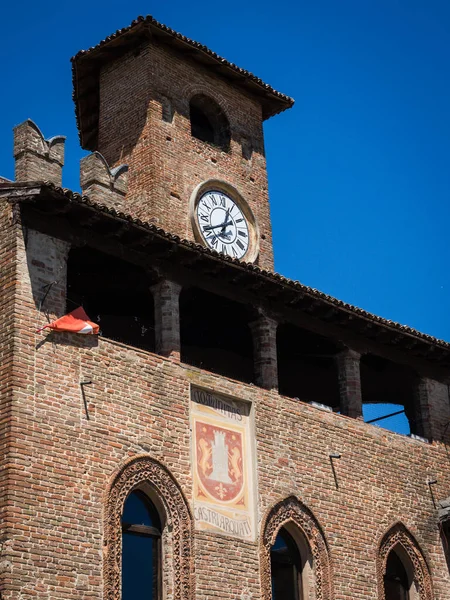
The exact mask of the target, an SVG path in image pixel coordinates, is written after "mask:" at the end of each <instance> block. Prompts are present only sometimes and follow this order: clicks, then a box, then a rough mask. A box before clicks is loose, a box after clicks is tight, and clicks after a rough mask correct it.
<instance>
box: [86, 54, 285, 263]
mask: <svg viewBox="0 0 450 600" xmlns="http://www.w3.org/2000/svg"><path fill="white" fill-rule="evenodd" d="M195 94H206V95H207V96H209V97H211V98H212V99H213V100H215V101H216V102H217V103H218V104H219V105H220V106H221V108H222V110H223V111H224V112H225V114H226V116H227V118H228V120H229V122H230V127H231V134H232V139H231V149H230V152H223V151H221V150H220V149H218V148H216V147H213V146H212V145H210V144H207V143H205V142H202V141H200V140H197V139H195V138H193V137H192V136H191V130H190V121H189V100H190V98H191V97H192V96H194V95H195ZM167 103H169V104H170V106H171V108H172V109H173V113H174V114H173V119H172V120H171V121H170V122H169V121H167V120H164V118H163V116H164V114H165V112H167ZM243 144H244V146H245V145H247V146H248V145H249V144H250V145H251V146H252V148H253V152H252V155H251V158H248V159H246V158H244V157H243V152H242V145H243ZM98 150H99V152H101V153H102V154H103V156H104V157H105V158H106V160H107V161H108V163H109V164H110V165H113V166H116V165H119V164H122V163H126V164H128V165H129V168H130V173H129V187H128V193H127V197H126V200H125V202H124V204H123V205H122V206H119V207H118V208H120V209H121V210H125V211H126V212H129V213H130V214H132V215H133V216H135V217H138V218H140V219H142V220H144V221H150V220H153V221H156V222H157V223H158V224H159V225H160V226H161V227H163V228H164V229H166V230H167V231H171V232H173V233H176V234H178V235H180V236H181V237H183V238H187V239H193V232H192V228H191V224H190V219H189V211H188V206H189V199H190V196H191V194H192V192H193V190H194V189H195V188H196V187H197V185H198V184H200V183H201V182H203V181H205V180H209V179H219V180H224V181H227V182H228V183H230V184H232V185H234V186H235V187H236V188H237V189H238V190H239V192H240V193H241V194H242V196H243V197H244V198H245V200H246V201H247V202H248V204H249V205H250V207H251V209H252V211H253V213H254V214H255V216H256V219H257V221H258V224H259V228H260V231H261V234H262V239H261V247H260V260H259V264H260V265H261V266H262V267H264V268H269V269H271V268H273V254H272V233H271V224H270V213H269V203H268V191H267V173H266V160H265V156H264V140H263V130H262V112H261V106H260V105H259V104H258V102H256V101H255V100H254V99H252V98H250V97H248V96H247V95H246V94H245V93H244V92H242V91H240V90H239V88H236V87H233V86H230V85H229V84H227V83H226V82H224V81H222V80H220V79H218V78H217V77H214V76H212V75H211V74H210V73H209V72H208V70H207V69H202V68H201V67H200V66H199V65H198V64H195V65H194V64H191V63H190V62H189V61H188V60H186V58H185V57H183V58H182V59H180V57H179V56H177V55H174V53H173V51H171V50H169V49H167V48H165V47H163V46H159V45H154V44H150V43H149V44H148V45H146V46H144V47H143V48H142V50H141V52H140V54H139V55H138V56H134V55H133V54H131V53H130V54H129V55H127V56H125V57H123V58H121V59H119V60H117V61H116V62H113V63H111V64H109V65H108V66H106V67H105V68H104V69H103V70H102V72H101V77H100V122H99V142H98ZM244 153H245V152H244Z"/></svg>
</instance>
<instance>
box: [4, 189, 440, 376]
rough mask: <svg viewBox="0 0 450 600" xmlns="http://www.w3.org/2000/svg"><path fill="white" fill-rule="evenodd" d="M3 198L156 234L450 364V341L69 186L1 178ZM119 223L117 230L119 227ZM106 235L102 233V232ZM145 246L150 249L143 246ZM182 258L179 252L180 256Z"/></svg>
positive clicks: (310, 308) (121, 231)
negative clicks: (212, 247)
mask: <svg viewBox="0 0 450 600" xmlns="http://www.w3.org/2000/svg"><path fill="white" fill-rule="evenodd" d="M0 197H7V198H8V199H9V201H10V202H19V203H27V204H32V205H33V206H35V207H36V208H38V209H39V210H40V211H42V213H43V214H44V215H52V214H56V215H62V214H64V215H68V214H72V215H73V217H72V218H73V220H74V221H78V220H79V221H80V222H82V223H83V224H86V223H88V225H83V226H84V227H90V228H91V229H92V228H95V227H97V226H99V227H100V224H101V232H104V231H105V224H107V223H106V222H107V221H109V223H110V225H109V227H111V228H112V230H113V231H114V233H113V235H114V238H115V239H117V240H120V241H121V243H123V244H124V245H127V244H130V247H132V248H134V249H137V248H138V247H139V244H140V242H141V241H142V247H143V248H144V244H145V245H146V244H147V243H148V241H149V238H151V239H153V240H154V239H157V240H158V243H159V244H160V247H161V250H160V254H161V256H164V255H165V254H166V253H167V255H170V254H173V249H174V248H175V247H176V248H177V249H179V251H180V252H181V253H185V254H186V255H189V258H188V260H189V261H192V253H194V254H196V255H197V256H198V258H197V259H195V260H196V265H197V266H198V268H199V269H200V268H202V266H203V267H205V268H206V269H209V270H211V269H217V270H218V271H220V272H221V273H222V272H224V273H225V272H227V273H228V275H230V277H236V269H237V270H239V271H240V273H241V274H240V275H238V277H239V278H240V279H239V281H240V286H241V287H242V286H248V287H249V288H255V289H258V290H259V292H258V293H259V294H261V295H264V294H266V295H268V296H271V297H274V298H275V297H277V296H279V297H280V298H281V297H282V298H283V304H284V305H286V306H288V307H289V308H290V309H293V310H300V311H302V312H305V313H307V314H308V315H310V316H312V317H314V318H317V319H319V320H322V321H325V322H327V323H336V324H338V325H339V327H344V328H346V329H349V330H351V331H352V332H354V333H357V334H358V335H359V336H361V335H362V336H364V337H365V338H367V339H368V340H376V341H378V342H380V340H381V343H382V344H384V345H391V346H395V347H397V348H399V349H400V350H402V351H403V352H406V353H408V354H410V355H415V356H416V357H420V358H421V359H425V360H427V361H432V362H434V363H437V364H438V365H439V366H440V367H441V368H444V369H447V370H448V369H449V368H450V343H448V342H446V341H444V340H440V339H438V338H436V337H433V336H431V335H428V334H425V333H421V332H420V331H417V330H416V329H413V328H412V327H408V326H407V325H401V324H400V323H396V322H395V321H391V320H389V319H385V318H383V317H379V316H377V315H374V314H372V313H370V312H367V311H365V310H363V309H361V308H358V307H356V306H353V305H351V304H349V303H347V302H343V301H342V300H338V299H337V298H334V297H333V296H330V295H328V294H325V293H323V292H320V291H319V290H316V289H314V288H311V287H309V286H307V285H304V284H302V283H300V282H299V281H295V280H292V279H288V278H286V277H283V276H282V275H280V274H278V273H274V272H272V271H267V270H264V269H261V268H260V267H258V266H257V265H254V264H251V263H245V262H242V261H239V260H238V259H235V258H231V257H229V256H224V255H222V254H220V253H218V252H216V251H214V250H210V249H209V248H207V247H204V246H201V245H200V244H197V243H195V242H192V241H190V240H185V239H182V238H180V237H179V236H177V235H174V234H171V233H168V232H166V231H165V230H163V229H161V228H160V227H158V226H156V225H154V224H153V223H146V222H143V221H141V220H140V219H135V218H133V217H131V216H130V215H127V214H125V213H122V212H118V211H116V210H114V209H112V208H108V207H106V206H104V205H101V204H97V203H95V202H93V201H92V200H90V199H89V198H88V197H87V196H82V195H80V194H78V193H75V192H72V191H71V190H68V189H63V188H60V187H57V186H55V185H54V184H53V183H48V182H45V183H43V182H36V183H0ZM94 213H95V221H94V220H92V219H91V221H92V222H94V223H95V225H89V214H91V215H92V214H94ZM115 228H117V231H116V230H115ZM101 235H102V234H101ZM144 251H145V250H144ZM179 259H180V255H179Z"/></svg>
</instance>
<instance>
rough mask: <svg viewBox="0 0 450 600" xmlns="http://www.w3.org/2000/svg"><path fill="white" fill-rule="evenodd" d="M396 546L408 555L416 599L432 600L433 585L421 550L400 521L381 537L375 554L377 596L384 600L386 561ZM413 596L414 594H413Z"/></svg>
mask: <svg viewBox="0 0 450 600" xmlns="http://www.w3.org/2000/svg"><path fill="white" fill-rule="evenodd" d="M396 546H401V548H402V549H403V550H404V551H405V552H406V554H407V555H408V557H409V559H410V561H411V563H412V566H413V569H414V575H413V582H414V583H413V585H414V586H415V588H416V590H417V593H418V600H433V598H434V596H433V587H432V583H431V576H430V571H429V569H428V565H427V563H426V561H425V558H424V556H423V554H422V551H421V550H420V548H419V545H418V543H417V542H416V540H415V539H414V537H413V536H412V535H411V534H410V533H409V531H408V530H407V529H406V527H405V526H404V525H403V524H402V523H397V524H395V525H394V526H393V527H392V528H391V529H390V530H389V531H388V532H387V533H386V534H385V536H384V537H383V539H382V540H381V543H380V547H379V548H380V549H379V551H378V556H377V579H378V598H379V600H384V581H383V579H384V574H385V573H386V563H387V559H388V556H389V553H390V552H391V550H394V548H395V547H396ZM414 597H415V596H414Z"/></svg>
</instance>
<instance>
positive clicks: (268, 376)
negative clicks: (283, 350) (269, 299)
mask: <svg viewBox="0 0 450 600" xmlns="http://www.w3.org/2000/svg"><path fill="white" fill-rule="evenodd" d="M277 327H278V323H277V321H275V320H274V319H271V318H270V317H267V316H266V315H264V314H262V315H261V316H260V317H259V318H258V319H257V320H256V321H253V323H250V329H251V332H252V335H253V361H254V369H255V379H256V384H257V385H259V386H261V387H263V388H266V389H268V390H276V389H278V363H277Z"/></svg>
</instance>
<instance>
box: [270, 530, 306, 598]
mask: <svg viewBox="0 0 450 600" xmlns="http://www.w3.org/2000/svg"><path fill="white" fill-rule="evenodd" d="M303 567H304V560H303V559H302V556H301V552H300V549H299V547H298V545H297V543H296V542H295V540H294V538H293V537H292V535H291V534H290V533H289V532H288V531H287V529H286V528H285V527H282V528H281V529H280V531H279V532H278V535H277V537H276V539H275V543H274V545H273V546H272V548H271V550H270V571H271V577H272V600H303V583H304V582H303V576H302V575H303Z"/></svg>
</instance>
